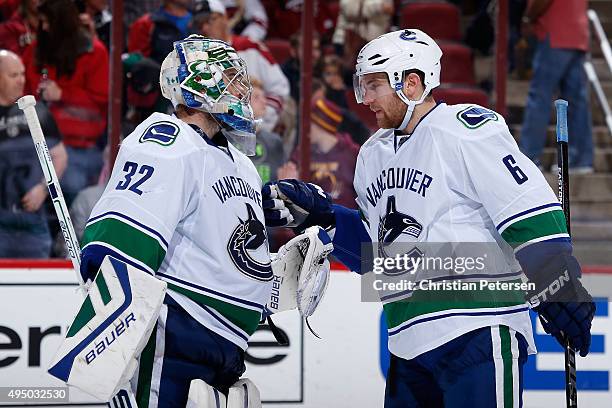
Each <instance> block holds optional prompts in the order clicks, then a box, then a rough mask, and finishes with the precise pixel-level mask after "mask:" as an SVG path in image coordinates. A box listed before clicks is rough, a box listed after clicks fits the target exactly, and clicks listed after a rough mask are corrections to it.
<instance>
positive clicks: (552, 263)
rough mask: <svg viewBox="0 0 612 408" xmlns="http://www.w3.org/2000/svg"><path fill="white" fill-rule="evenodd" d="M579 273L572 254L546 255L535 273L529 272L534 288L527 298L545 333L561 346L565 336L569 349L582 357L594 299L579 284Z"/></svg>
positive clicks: (589, 339)
mask: <svg viewBox="0 0 612 408" xmlns="http://www.w3.org/2000/svg"><path fill="white" fill-rule="evenodd" d="M559 271H562V272H561V273H559ZM580 276H581V270H580V265H579V264H578V261H576V258H574V257H573V256H572V255H567V254H560V255H557V256H555V257H553V258H549V260H548V262H546V264H545V265H544V266H543V267H542V268H541V269H540V270H539V271H538V273H537V274H534V276H529V275H528V277H529V278H530V280H531V281H532V282H534V283H535V284H536V290H535V291H531V292H528V295H527V297H528V298H527V300H528V302H529V303H530V305H531V306H532V307H533V309H534V310H535V311H536V312H538V315H539V317H540V321H541V322H542V326H543V327H544V330H545V331H546V333H548V334H550V335H552V336H554V337H555V338H556V339H557V341H558V342H559V343H560V344H561V345H562V346H563V345H564V344H565V343H564V339H565V338H567V339H568V340H569V343H570V346H571V347H572V349H574V350H576V351H578V352H580V355H581V356H582V357H584V356H586V355H587V354H588V353H589V347H590V345H591V322H592V321H593V317H594V316H595V303H593V298H592V297H591V295H590V294H589V293H588V292H587V290H586V289H585V288H584V286H582V283H581V282H580V279H579V277H580Z"/></svg>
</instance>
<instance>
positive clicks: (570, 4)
mask: <svg viewBox="0 0 612 408" xmlns="http://www.w3.org/2000/svg"><path fill="white" fill-rule="evenodd" d="M535 2H536V0H530V1H529V6H530V7H531V6H532V5H533V3H535ZM539 3H541V1H539ZM587 8H588V1H587V0H581V1H561V0H552V1H551V2H550V5H549V6H548V8H547V9H546V11H545V12H544V13H543V14H542V15H541V16H539V18H538V19H537V20H535V22H534V32H535V34H536V36H537V37H538V39H539V40H540V41H542V40H544V38H546V36H549V38H550V46H551V47H552V48H567V49H572V50H582V51H588V50H589V21H588V18H587Z"/></svg>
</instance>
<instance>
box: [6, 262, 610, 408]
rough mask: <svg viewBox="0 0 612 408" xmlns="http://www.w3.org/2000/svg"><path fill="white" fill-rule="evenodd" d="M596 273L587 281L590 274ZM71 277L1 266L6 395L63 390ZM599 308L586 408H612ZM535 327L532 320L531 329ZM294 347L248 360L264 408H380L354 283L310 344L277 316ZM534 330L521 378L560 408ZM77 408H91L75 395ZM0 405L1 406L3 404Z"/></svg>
mask: <svg viewBox="0 0 612 408" xmlns="http://www.w3.org/2000/svg"><path fill="white" fill-rule="evenodd" d="M585 272H586V273H585V281H587V282H588V283H590V284H588V285H587V286H589V287H593V288H608V287H610V286H612V270H611V269H609V268H597V267H592V268H589V267H586V268H585ZM589 272H590V273H589ZM74 282H75V276H74V272H73V271H72V270H71V269H70V264H69V263H66V262H63V261H59V262H58V261H48V262H47V261H43V262H36V263H33V262H7V261H0V387H6V386H14V387H35V386H36V387H41V386H61V384H60V383H59V382H58V381H56V380H55V379H53V378H52V377H51V376H49V375H48V374H47V373H46V367H47V366H48V364H49V363H50V361H51V359H52V357H53V355H54V353H55V350H56V349H57V347H58V346H59V342H60V338H61V335H62V334H64V333H65V331H66V330H67V327H66V326H67V324H68V321H69V320H70V318H71V317H72V316H73V315H74V312H75V310H76V308H77V307H78V305H79V303H80V295H79V294H78V293H77V292H76V288H77V287H76V285H75V284H74ZM602 290H603V292H604V293H595V295H596V296H600V297H599V298H598V304H597V306H598V311H597V316H596V317H595V320H594V322H593V331H592V332H593V345H592V352H591V354H590V355H589V356H588V357H587V358H579V359H578V383H579V384H578V385H579V403H580V407H581V408H583V407H593V408H599V407H602V408H603V407H608V406H610V401H612V390H611V388H610V387H611V383H610V381H611V380H610V376H611V374H612V317H611V316H610V313H609V306H610V304H609V303H608V299H607V298H608V297H609V296H607V295H606V293H605V292H607V290H604V289H602ZM536 320H537V319H535V317H534V322H535V321H536ZM274 321H275V323H276V324H277V326H278V327H280V328H281V329H282V330H283V331H285V332H286V333H287V335H288V337H289V340H290V344H289V346H286V347H281V346H278V345H277V344H276V343H275V342H274V338H273V336H272V334H271V332H270V331H269V330H266V328H265V327H262V328H261V329H260V330H258V331H257V332H256V333H255V335H254V336H253V338H252V341H251V343H250V348H249V350H248V353H247V356H246V360H247V372H246V374H245V375H246V376H248V377H249V378H251V379H252V380H254V381H255V383H256V384H257V385H258V387H259V388H260V390H261V394H262V398H263V399H264V401H265V402H266V404H265V405H266V406H270V407H312V408H315V407H316V408H327V407H334V408H343V407H347V408H348V407H351V408H360V407H363V408H373V407H381V406H382V401H383V393H384V373H385V372H386V367H387V362H388V357H387V350H386V339H385V338H386V337H385V336H386V335H385V330H384V328H383V327H382V325H381V322H382V320H381V307H380V305H379V304H378V303H363V302H361V301H360V279H359V276H358V275H356V274H352V273H348V272H345V271H334V273H333V274H332V278H331V282H330V285H329V289H328V291H327V295H326V297H325V299H324V301H323V303H322V305H321V306H320V308H319V309H318V310H317V312H316V313H315V315H314V316H312V318H311V319H310V324H311V326H312V328H313V329H314V330H315V331H316V332H317V333H318V334H319V335H320V336H321V337H322V339H318V338H316V337H315V336H314V335H312V334H311V333H310V332H309V331H308V329H307V327H306V325H305V324H303V323H302V322H301V321H300V319H299V317H298V315H297V314H295V313H285V314H282V315H278V316H275V318H274ZM542 333H543V331H542V328H541V326H539V323H538V324H537V325H536V344H537V346H538V349H539V351H540V352H539V354H538V355H537V356H531V357H530V360H529V362H528V363H527V366H526V369H525V389H526V392H525V396H524V401H525V407H561V406H564V404H565V399H564V389H563V354H562V352H561V349H560V347H558V346H557V345H556V344H555V342H554V340H553V339H552V338H550V336H546V335H543V334H542ZM70 400H71V402H72V403H74V404H75V405H76V404H78V405H79V406H83V405H84V404H88V403H91V404H95V403H96V402H95V401H94V400H92V399H91V398H90V397H88V396H87V395H85V394H83V393H80V392H79V391H78V390H70ZM0 405H3V404H0Z"/></svg>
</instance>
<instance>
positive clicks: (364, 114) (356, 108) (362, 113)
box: [345, 88, 378, 130]
mask: <svg viewBox="0 0 612 408" xmlns="http://www.w3.org/2000/svg"><path fill="white" fill-rule="evenodd" d="M345 97H346V102H347V104H348V110H350V111H351V112H353V113H354V114H355V115H357V116H358V117H359V119H361V121H362V122H363V124H364V125H366V126H367V127H369V128H370V129H372V130H378V125H377V124H376V114H375V113H374V112H372V111H371V110H370V108H369V107H367V106H366V105H364V104H362V103H357V101H356V100H355V92H354V91H353V88H349V89H347V90H346V91H345Z"/></svg>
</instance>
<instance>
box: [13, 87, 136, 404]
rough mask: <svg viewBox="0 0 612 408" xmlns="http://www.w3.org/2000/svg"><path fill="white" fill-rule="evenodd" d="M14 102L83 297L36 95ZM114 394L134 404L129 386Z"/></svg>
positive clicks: (75, 246) (75, 247)
mask: <svg viewBox="0 0 612 408" xmlns="http://www.w3.org/2000/svg"><path fill="white" fill-rule="evenodd" d="M17 105H18V106H19V109H21V110H22V111H23V114H24V115H25V118H26V122H27V124H28V128H29V129H30V134H31V135H32V140H33V141H34V146H35V147H36V153H37V155H38V160H39V161H40V166H41V167H42V171H43V174H44V176H45V181H46V182H47V188H48V189H49V194H50V195H51V200H52V201H53V208H54V209H55V212H56V214H57V219H58V221H59V223H60V228H61V230H62V235H63V236H64V241H65V242H66V249H67V250H68V255H69V256H70V261H72V267H73V268H74V271H75V272H76V275H77V281H78V282H79V289H80V292H81V294H82V295H83V298H85V297H87V287H86V286H85V283H84V282H83V278H82V277H81V272H80V270H81V247H80V246H79V241H78V239H77V236H76V233H75V232H74V226H73V225H72V220H71V219H70V214H69V213H68V206H67V205H66V200H64V195H63V194H62V188H61V186H60V183H59V179H58V178H57V173H56V172H55V167H54V166H53V162H52V161H51V154H50V153H49V147H48V146H47V142H46V141H45V135H44V134H43V131H42V128H41V126H40V121H39V120H38V115H37V114H36V108H35V106H36V99H35V98H34V97H33V96H32V95H26V96H23V97H21V98H19V100H18V101H17ZM117 398H123V399H124V401H123V402H122V403H121V406H122V407H123V406H124V405H123V403H126V406H128V407H129V406H131V405H133V407H132V408H138V407H137V405H136V398H135V397H134V394H133V393H132V391H131V389H130V388H129V387H127V386H126V387H125V388H124V389H122V390H121V391H119V393H118V394H117V396H116V397H114V398H113V403H115V399H117ZM109 404H110V403H109Z"/></svg>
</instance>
